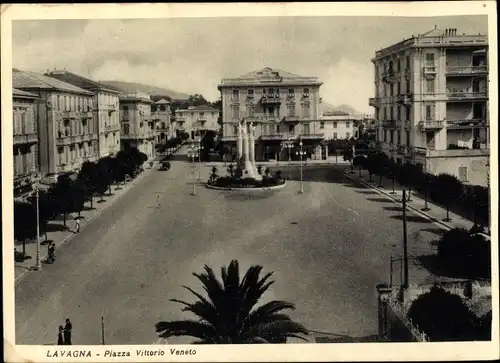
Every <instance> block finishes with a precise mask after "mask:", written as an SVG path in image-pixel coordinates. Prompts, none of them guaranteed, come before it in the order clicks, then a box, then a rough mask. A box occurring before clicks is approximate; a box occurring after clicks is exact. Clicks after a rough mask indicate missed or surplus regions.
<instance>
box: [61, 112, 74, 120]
mask: <svg viewBox="0 0 500 363" xmlns="http://www.w3.org/2000/svg"><path fill="white" fill-rule="evenodd" d="M62 117H63V118H64V119H74V118H76V112H75V111H63V112H62Z"/></svg>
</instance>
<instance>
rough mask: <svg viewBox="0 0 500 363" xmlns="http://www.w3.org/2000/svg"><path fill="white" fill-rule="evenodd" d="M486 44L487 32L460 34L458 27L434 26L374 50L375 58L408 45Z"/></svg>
mask: <svg viewBox="0 0 500 363" xmlns="http://www.w3.org/2000/svg"><path fill="white" fill-rule="evenodd" d="M487 45H488V35H487V34H465V33H462V34H460V33H459V32H458V29H455V28H450V29H439V28H438V27H437V26H435V27H434V28H433V29H431V30H429V31H427V32H425V33H423V34H417V35H414V34H412V35H411V37H410V38H407V39H403V40H402V41H400V42H398V43H396V44H393V45H390V46H388V47H385V48H382V49H380V50H379V51H377V52H375V58H374V59H373V60H375V59H377V58H382V57H385V56H388V55H390V54H392V53H394V52H398V51H400V50H402V49H406V48H410V47H422V48H425V47H431V48H432V47H444V48H450V47H451V48H456V47H485V46H487Z"/></svg>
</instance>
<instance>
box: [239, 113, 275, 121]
mask: <svg viewBox="0 0 500 363" xmlns="http://www.w3.org/2000/svg"><path fill="white" fill-rule="evenodd" d="M244 120H245V121H246V122H253V123H269V122H280V120H281V118H280V117H279V116H275V115H271V114H254V115H253V116H247V117H244Z"/></svg>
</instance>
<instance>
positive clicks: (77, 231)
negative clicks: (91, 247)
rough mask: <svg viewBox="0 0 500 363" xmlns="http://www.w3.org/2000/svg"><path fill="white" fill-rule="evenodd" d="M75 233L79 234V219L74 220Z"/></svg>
mask: <svg viewBox="0 0 500 363" xmlns="http://www.w3.org/2000/svg"><path fill="white" fill-rule="evenodd" d="M75 233H80V218H76V229H75Z"/></svg>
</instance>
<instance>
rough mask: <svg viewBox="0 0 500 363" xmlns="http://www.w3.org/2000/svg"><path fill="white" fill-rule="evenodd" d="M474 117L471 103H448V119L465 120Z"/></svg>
mask: <svg viewBox="0 0 500 363" xmlns="http://www.w3.org/2000/svg"><path fill="white" fill-rule="evenodd" d="M471 118H472V104H471V103H467V102H465V103H448V104H447V105H446V119H447V120H465V119H471Z"/></svg>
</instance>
